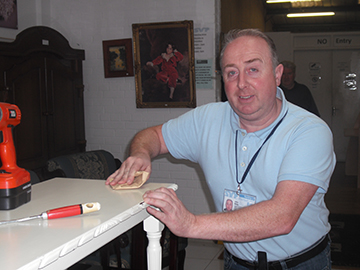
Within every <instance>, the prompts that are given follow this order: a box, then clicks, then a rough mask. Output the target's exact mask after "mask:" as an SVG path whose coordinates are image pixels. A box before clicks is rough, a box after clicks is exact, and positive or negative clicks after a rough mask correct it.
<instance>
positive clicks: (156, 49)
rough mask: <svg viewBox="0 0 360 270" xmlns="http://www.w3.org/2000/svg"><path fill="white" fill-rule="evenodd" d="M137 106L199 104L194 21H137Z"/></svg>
mask: <svg viewBox="0 0 360 270" xmlns="http://www.w3.org/2000/svg"><path fill="white" fill-rule="evenodd" d="M132 30H133V41H134V61H135V84H136V107H137V108H169V107H190V108H194V107H196V97H195V77H194V75H195V66H194V28H193V22H192V21H179V22H164V23H147V24H133V25H132Z"/></svg>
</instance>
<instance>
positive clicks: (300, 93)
mask: <svg viewBox="0 0 360 270" xmlns="http://www.w3.org/2000/svg"><path fill="white" fill-rule="evenodd" d="M281 64H282V65H283V66H284V72H283V75H282V77H281V85H280V88H281V89H282V90H283V91H284V94H285V97H286V99H287V100H288V101H290V102H291V103H294V104H295V105H298V106H299V107H301V108H304V109H305V110H308V111H309V112H312V113H313V114H316V115H317V116H320V113H319V111H318V109H317V107H316V103H315V101H314V98H313V96H312V95H311V92H310V90H309V88H307V87H306V85H304V84H300V83H297V82H296V81H295V75H296V66H295V64H294V63H293V62H290V61H282V62H281Z"/></svg>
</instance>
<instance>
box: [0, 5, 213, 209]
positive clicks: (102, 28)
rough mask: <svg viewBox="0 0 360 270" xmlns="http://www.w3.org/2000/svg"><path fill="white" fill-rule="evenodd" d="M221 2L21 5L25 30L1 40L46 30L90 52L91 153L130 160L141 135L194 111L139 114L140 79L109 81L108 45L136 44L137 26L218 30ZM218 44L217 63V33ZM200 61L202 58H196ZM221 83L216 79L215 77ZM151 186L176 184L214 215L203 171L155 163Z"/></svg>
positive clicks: (202, 99)
mask: <svg viewBox="0 0 360 270" xmlns="http://www.w3.org/2000/svg"><path fill="white" fill-rule="evenodd" d="M217 1H218V0H212V1H209V0H182V1H179V0H177V1H176V0H172V1H162V0H132V1H129V0H106V1H101V0H46V1H42V0H18V1H17V3H18V15H19V30H9V29H4V28H0V37H10V38H11V37H15V36H16V34H17V33H19V32H20V31H21V30H23V29H25V28H27V27H29V26H34V25H46V26H50V27H52V28H54V29H55V30H57V31H59V32H60V33H61V34H63V35H64V36H65V37H66V38H67V39H68V40H69V42H70V46H71V47H73V48H76V49H84V50H85V58H86V59H85V61H84V64H83V71H84V72H83V73H84V84H85V95H84V96H85V128H86V139H87V150H95V149H106V150H108V151H110V152H111V153H113V154H114V156H115V157H118V158H120V159H121V160H124V159H125V158H126V156H127V149H128V146H129V142H130V141H131V139H132V137H133V136H134V135H135V133H136V132H138V131H140V130H142V129H144V128H146V127H149V126H153V125H157V124H161V123H163V122H165V121H167V120H169V119H171V118H174V117H177V116H178V115H180V114H182V113H184V112H186V111H188V110H189V109H185V108H169V109H153V108H151V109H137V108H136V101H135V79H134V77H127V78H126V77H124V78H108V79H105V78H104V68H103V53H102V41H103V40H111V39H123V38H132V27H131V25H132V24H133V23H150V22H166V21H182V20H193V21H194V26H195V27H196V26H197V25H201V26H202V27H203V26H208V27H210V28H211V29H213V30H214V29H215V24H216V22H215V2H217ZM213 35H214V38H213V39H212V40H213V44H208V46H211V48H212V49H213V50H214V52H213V62H214V63H215V47H216V46H215V33H213ZM195 58H196V55H195ZM214 77H215V75H214ZM213 85H214V88H213V89H198V90H197V91H196V95H197V97H196V98H197V105H201V104H205V103H208V102H212V101H215V82H214V83H213ZM151 181H157V182H175V183H177V184H178V185H179V190H178V191H177V194H178V195H179V197H180V198H181V199H182V201H183V202H184V204H185V205H186V207H187V208H188V209H189V210H190V211H192V212H194V213H204V212H209V211H210V209H211V208H212V206H211V204H212V200H211V196H209V194H208V193H209V192H208V189H207V186H206V183H205V180H204V177H203V175H202V172H201V169H200V168H199V167H198V166H197V165H196V164H192V163H189V162H183V161H176V160H174V159H172V158H171V157H169V156H167V157H161V158H157V159H155V160H154V162H153V172H152V175H151Z"/></svg>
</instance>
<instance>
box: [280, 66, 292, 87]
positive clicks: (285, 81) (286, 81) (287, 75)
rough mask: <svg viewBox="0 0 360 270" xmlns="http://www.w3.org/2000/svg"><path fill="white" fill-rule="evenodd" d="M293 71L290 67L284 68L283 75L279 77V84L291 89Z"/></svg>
mask: <svg viewBox="0 0 360 270" xmlns="http://www.w3.org/2000/svg"><path fill="white" fill-rule="evenodd" d="M294 80H295V72H294V71H293V70H292V69H290V68H284V72H283V75H282V77H281V84H282V85H283V86H284V87H285V88H287V89H291V88H293V87H294Z"/></svg>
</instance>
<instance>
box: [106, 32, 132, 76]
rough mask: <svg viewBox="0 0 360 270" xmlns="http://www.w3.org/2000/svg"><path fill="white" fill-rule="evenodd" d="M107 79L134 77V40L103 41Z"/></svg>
mask: <svg viewBox="0 0 360 270" xmlns="http://www.w3.org/2000/svg"><path fill="white" fill-rule="evenodd" d="M103 54H104V72H105V78H112V77H127V76H134V65H133V53H132V40H131V38H127V39H116V40H104V41H103Z"/></svg>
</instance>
